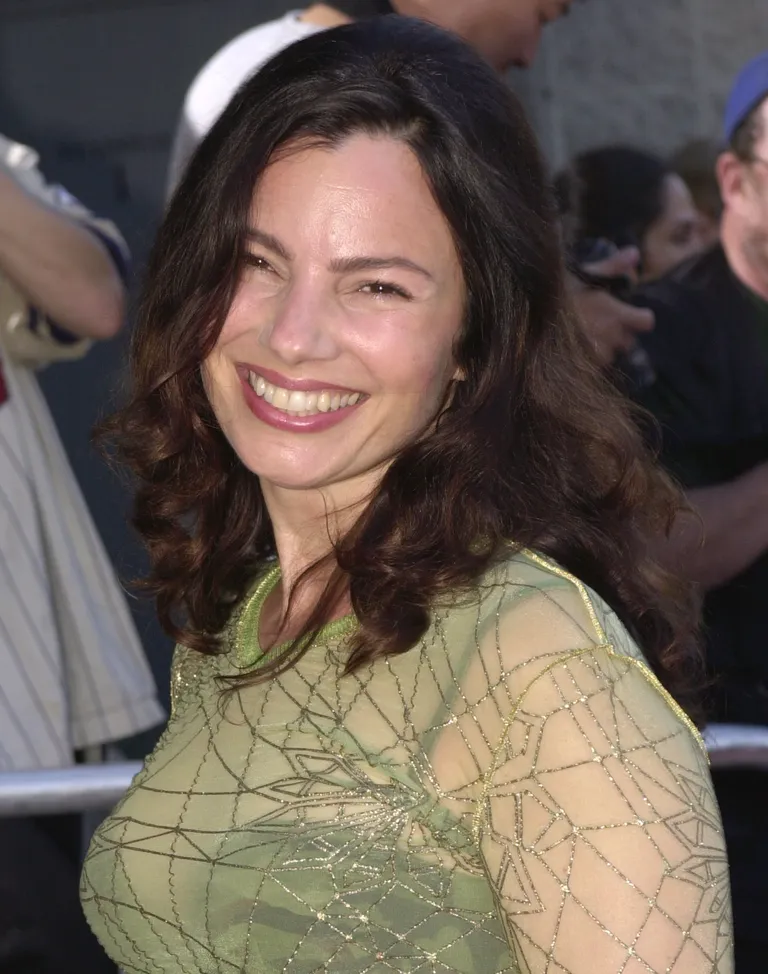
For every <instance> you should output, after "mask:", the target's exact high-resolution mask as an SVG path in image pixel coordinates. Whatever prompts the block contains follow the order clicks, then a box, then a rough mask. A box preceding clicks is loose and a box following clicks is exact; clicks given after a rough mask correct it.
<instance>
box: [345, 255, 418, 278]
mask: <svg viewBox="0 0 768 974" xmlns="http://www.w3.org/2000/svg"><path fill="white" fill-rule="evenodd" d="M388 267H400V268H402V269H403V270H407V271H415V272H416V273H417V274H421V275H423V276H424V277H426V278H427V279H428V280H430V281H432V280H434V278H433V277H432V275H431V274H430V273H429V271H428V270H427V269H426V268H425V267H422V266H421V264H417V263H415V261H412V260H409V259H408V258H407V257H336V258H334V260H332V261H331V270H332V271H335V272H336V273H350V272H354V271H371V270H383V269H386V268H388Z"/></svg>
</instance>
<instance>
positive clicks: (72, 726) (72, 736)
mask: <svg viewBox="0 0 768 974" xmlns="http://www.w3.org/2000/svg"><path fill="white" fill-rule="evenodd" d="M0 166H2V167H3V168H4V169H5V171H6V172H8V173H10V174H11V175H12V176H13V177H14V178H16V179H17V180H18V181H19V182H20V183H21V184H22V185H23V186H24V187H25V188H26V189H27V191H28V192H31V193H33V194H34V195H36V196H38V197H39V198H41V199H44V200H45V201H46V202H48V203H49V204H51V205H54V206H56V207H57V208H59V209H61V210H62V211H64V212H66V213H67V214H69V215H70V216H72V217H73V218H75V219H77V220H78V221H80V222H82V223H83V224H84V225H86V226H89V227H92V228H93V229H94V231H95V232H96V233H98V235H99V236H100V237H101V238H102V239H107V240H108V241H109V242H110V244H111V246H112V247H113V248H115V247H121V248H122V247H124V244H123V242H122V240H121V238H120V236H119V234H118V233H117V231H116V229H115V228H114V227H113V226H112V225H111V224H108V223H105V222H104V221H99V220H96V219H95V218H94V217H93V216H92V215H91V214H89V213H88V211H87V210H85V209H84V208H83V207H82V206H81V205H80V204H79V203H78V202H77V201H76V200H74V199H73V198H72V197H71V196H69V195H68V194H66V193H65V192H64V191H63V190H61V189H59V188H57V187H51V186H48V185H47V184H46V183H45V182H44V180H43V179H42V177H41V175H40V173H39V170H38V169H37V156H36V154H35V153H34V152H32V150H30V149H28V148H27V147H25V146H22V145H19V144H18V143H14V142H10V141H9V140H7V139H4V138H3V137H2V136H0ZM62 337H63V336H62ZM87 347H88V342H83V341H75V342H66V341H61V340H58V339H57V338H56V333H55V328H52V327H51V326H50V324H49V323H48V322H46V321H45V319H44V318H41V316H39V315H38V314H36V313H35V312H34V310H33V309H31V308H29V307H27V305H26V304H25V302H24V299H23V298H22V297H21V295H20V294H19V293H18V292H17V291H16V290H15V288H13V286H12V285H11V284H10V282H9V281H8V280H7V279H6V278H4V277H3V276H2V275H1V274H0V369H2V374H3V377H4V382H5V386H6V393H7V398H5V397H3V396H2V395H0V400H2V399H3V398H5V401H0V667H2V670H1V671H0V770H21V769H34V768H46V767H57V766H66V765H69V764H71V763H72V762H73V751H74V750H75V749H77V748H84V747H88V746H91V745H94V744H100V743H104V742H106V741H112V740H117V739H119V738H122V737H127V736H130V735H131V734H134V733H137V732H139V731H141V730H144V729H146V728H149V727H152V726H155V725H156V724H158V723H159V722H160V721H161V720H162V719H163V717H164V714H163V711H162V709H161V707H160V706H159V704H158V702H157V699H156V689H155V685H154V682H153V679H152V676H151V673H150V670H149V667H148V665H147V662H146V659H145V658H144V654H143V650H142V648H141V644H140V641H139V638H138V635H137V633H136V629H135V626H134V624H133V621H132V619H131V615H130V612H129V610H128V607H127V604H126V601H125V596H124V594H123V592H122V590H121V588H120V586H119V584H118V581H117V578H116V576H115V573H114V570H113V568H112V566H111V564H110V561H109V558H108V556H107V554H106V552H105V550H104V547H103V545H102V542H101V540H100V538H99V536H98V534H97V531H96V528H95V526H94V524H93V521H92V520H91V517H90V515H89V513H88V510H87V508H86V505H85V502H84V500H83V497H82V495H81V493H80V490H79V488H78V486H77V483H76V481H75V478H74V475H73V473H72V470H71V468H70V465H69V462H68V460H67V457H66V455H65V453H64V449H63V447H62V444H61V441H60V439H59V436H58V433H57V431H56V427H55V425H54V422H53V419H52V417H51V415H50V412H49V410H48V406H47V404H46V402H45V399H44V397H43V395H42V392H41V391H40V388H39V386H38V384H37V379H36V378H35V374H34V368H35V367H39V366H40V365H43V364H45V363H46V362H47V361H52V360H56V359H62V358H74V357H76V356H79V355H82V354H84V352H85V351H86V350H87ZM1 391H2V390H0V392H1Z"/></svg>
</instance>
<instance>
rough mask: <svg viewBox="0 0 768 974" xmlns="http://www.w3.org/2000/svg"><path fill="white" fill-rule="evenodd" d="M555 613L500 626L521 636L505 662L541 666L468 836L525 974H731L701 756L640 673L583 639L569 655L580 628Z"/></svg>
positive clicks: (722, 877)
mask: <svg viewBox="0 0 768 974" xmlns="http://www.w3.org/2000/svg"><path fill="white" fill-rule="evenodd" d="M559 612H562V614H563V616H565V615H566V613H565V612H564V611H563V610H562V609H561V608H558V607H557V606H555V605H553V604H552V603H551V602H550V603H549V605H547V604H546V603H545V602H544V600H538V604H537V603H536V600H534V601H533V602H532V603H531V605H529V606H528V607H527V609H525V608H524V610H523V612H522V613H516V612H515V611H512V612H511V613H510V616H511V618H510V619H509V620H507V622H506V623H505V625H504V630H505V631H506V632H507V633H509V632H512V631H513V630H515V629H517V630H518V632H517V635H516V636H515V637H514V643H515V645H513V646H510V647H507V648H506V649H507V650H508V652H507V653H506V655H510V653H509V651H510V650H511V657H513V658H517V659H520V658H522V657H523V656H524V654H525V652H526V650H525V646H526V642H527V643H528V645H529V647H530V646H531V645H534V644H535V647H536V648H535V650H534V656H535V660H534V662H533V663H532V666H536V660H539V661H541V665H540V666H538V669H539V672H538V674H537V675H535V677H534V678H533V679H532V680H531V682H530V683H528V685H527V686H525V687H522V688H521V687H520V686H519V685H518V687H517V691H518V692H517V696H516V698H515V699H516V702H515V704H514V706H513V708H512V711H511V712H509V713H508V715H507V718H506V721H505V723H506V726H505V727H504V728H503V730H502V733H501V734H500V736H498V737H497V738H496V740H497V744H496V747H495V749H494V750H493V757H492V760H491V763H490V765H489V768H488V770H487V773H486V775H485V778H484V786H483V792H482V797H481V800H480V802H479V804H478V808H477V816H476V823H475V825H476V836H477V838H478V841H479V844H480V850H481V853H482V856H483V860H484V863H485V867H486V870H487V874H488V877H489V881H490V883H491V885H492V888H493V892H494V895H495V898H496V900H497V904H498V908H499V912H500V915H501V916H502V918H503V920H504V923H505V928H506V931H507V936H508V940H509V943H510V947H511V949H512V951H513V953H514V954H515V956H516V958H517V960H518V964H519V967H520V969H521V970H525V971H528V972H530V974H545V972H546V974H550V972H552V971H557V972H560V974H618V972H621V974H662V972H669V974H730V972H731V971H732V969H733V968H732V963H733V962H732V954H731V949H732V948H731V915H730V896H729V885H728V869H727V860H726V854H725V845H724V841H723V834H722V827H721V824H720V818H719V814H718V809H717V804H716V800H715V797H714V792H713V789H712V785H711V781H710V778H709V772H708V766H707V759H706V755H705V753H704V752H703V749H702V747H701V745H700V743H699V741H698V739H697V737H696V736H695V732H694V731H693V730H692V728H691V726H690V725H689V724H688V723H687V722H686V720H685V718H684V716H683V715H682V712H681V711H677V710H676V709H675V708H674V706H673V705H672V704H671V701H670V698H667V697H666V696H665V694H664V692H663V691H662V690H661V688H660V686H659V685H658V684H657V683H656V682H655V679H654V677H653V676H652V675H651V674H650V672H649V671H648V670H647V669H646V668H645V666H644V664H642V663H641V662H639V661H638V660H635V659H633V658H630V657H628V656H621V655H619V654H618V653H616V652H614V650H613V649H612V648H611V647H610V646H608V645H600V643H599V641H598V642H597V643H594V644H592V645H590V644H589V641H588V640H583V639H581V638H580V637H578V635H577V634H576V633H574V635H575V636H576V638H574V639H573V640H572V642H571V646H572V648H571V649H570V650H565V651H563V644H564V639H565V635H566V633H567V626H568V625H570V626H571V627H572V628H573V624H572V623H571V622H570V621H568V623H566V622H560V621H559V620H558V619H557V618H556V615H557V613H559ZM516 614H519V615H520V616H521V618H520V620H519V621H520V622H521V623H522V626H523V628H522V632H523V633H525V632H526V631H527V632H528V633H529V634H530V640H526V638H525V636H524V635H523V636H522V637H521V635H520V627H515V626H514V625H513V622H514V617H515V615H516ZM522 616H525V617H524V618H522ZM548 630H551V633H550V634H549V635H548ZM550 635H551V639H550ZM500 638H501V639H503V638H504V632H502V634H501V637H500ZM534 641H535V643H534ZM548 642H551V643H552V644H553V645H556V646H557V647H558V656H559V658H558V659H557V660H556V661H554V662H553V660H552V656H551V655H550V654H549V653H548V652H547V649H546V646H547V643H548ZM529 654H530V650H529ZM510 688H511V687H510Z"/></svg>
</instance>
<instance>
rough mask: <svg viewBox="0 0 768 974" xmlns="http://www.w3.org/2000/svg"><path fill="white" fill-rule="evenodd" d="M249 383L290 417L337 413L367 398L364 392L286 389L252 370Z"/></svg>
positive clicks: (256, 391)
mask: <svg viewBox="0 0 768 974" xmlns="http://www.w3.org/2000/svg"><path fill="white" fill-rule="evenodd" d="M247 381H248V384H249V385H250V387H251V388H252V389H253V391H254V392H255V393H256V395H257V396H258V397H259V398H260V399H263V400H264V401H265V402H267V403H269V404H270V405H271V406H272V407H273V409H279V410H280V411H281V412H284V413H287V414H288V415H290V416H316V415H318V414H320V413H333V412H337V411H338V410H340V409H344V408H346V407H348V406H355V405H357V403H358V402H359V401H360V400H361V399H363V398H364V397H365V394H364V393H362V392H341V391H340V390H338V389H319V390H317V391H315V390H312V391H311V392H303V391H300V390H298V389H284V388H282V387H281V386H278V385H274V384H273V383H272V382H268V381H267V380H266V379H265V378H264V377H263V376H261V375H259V374H258V373H257V372H253V371H251V370H249V371H248V379H247Z"/></svg>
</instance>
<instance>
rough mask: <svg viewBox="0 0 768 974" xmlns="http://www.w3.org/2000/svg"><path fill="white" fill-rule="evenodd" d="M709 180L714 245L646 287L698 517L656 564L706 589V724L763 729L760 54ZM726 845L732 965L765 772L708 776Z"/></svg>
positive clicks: (666, 406)
mask: <svg viewBox="0 0 768 974" xmlns="http://www.w3.org/2000/svg"><path fill="white" fill-rule="evenodd" d="M723 128H724V131H723V134H724V138H725V148H724V150H723V152H722V153H721V154H720V156H719V158H718V159H717V164H716V173H717V179H718V183H719V186H720V192H721V195H722V200H723V215H722V223H721V231H720V241H719V243H717V244H716V245H715V246H714V247H713V248H712V249H711V250H709V251H707V252H706V253H704V254H703V255H701V256H699V257H696V258H694V259H692V260H690V261H689V262H688V263H686V264H683V265H682V266H681V267H680V268H678V269H677V270H675V271H673V272H672V273H671V274H670V275H669V276H668V277H666V278H664V279H662V280H660V281H658V282H655V283H654V284H650V285H648V286H646V287H645V288H643V290H642V291H641V294H640V296H639V299H638V300H639V301H640V303H641V304H642V305H643V306H644V307H647V308H650V309H651V310H652V311H653V312H654V314H655V317H656V328H655V330H654V331H653V332H652V333H650V334H648V335H647V336H645V337H644V339H643V344H644V347H645V350H646V352H647V353H648V356H649V358H650V360H651V364H652V366H653V370H654V372H655V376H656V378H655V382H654V383H653V384H652V385H651V386H650V387H649V388H647V389H645V390H643V391H642V393H641V394H640V395H639V396H638V398H639V399H640V401H641V402H642V404H643V405H645V406H646V407H647V408H649V409H650V410H651V412H652V413H653V414H654V415H655V416H656V418H657V420H659V424H660V426H661V429H662V437H663V440H662V453H661V460H662V462H663V463H664V465H665V466H666V467H667V468H668V469H669V470H670V472H672V473H673V474H674V475H675V477H676V478H677V479H678V480H679V481H680V482H681V483H682V484H683V485H684V486H685V487H686V489H687V496H688V500H689V502H690V504H691V507H692V508H693V509H694V514H693V515H691V516H688V515H685V516H683V517H681V518H680V519H679V520H678V522H677V524H676V526H675V530H674V531H673V534H672V538H671V541H670V543H669V544H667V545H666V546H665V547H664V548H663V549H662V550H661V551H660V552H659V557H660V559H661V560H662V561H665V562H666V564H667V565H668V566H669V567H671V568H673V569H674V570H676V571H678V572H680V573H681V574H684V575H686V576H687V577H688V578H691V579H694V580H696V581H698V582H699V584H700V586H701V589H702V591H703V593H704V616H705V635H706V642H707V662H708V666H709V670H710V672H711V674H712V675H713V677H714V681H713V689H712V714H711V717H712V719H713V720H716V721H719V722H723V723H730V724H753V725H754V724H757V725H764V726H768V650H767V648H766V643H767V641H768V52H766V53H763V54H761V55H759V56H758V57H756V58H755V59H754V60H753V61H751V62H750V63H749V64H748V65H747V66H746V67H745V68H744V69H743V70H742V71H741V72H740V74H739V75H738V77H737V78H736V81H735V83H734V85H733V89H732V91H731V94H730V97H729V98H728V104H727V108H726V111H725V117H724V125H723ZM713 772H714V773H713V778H714V782H715V788H716V790H717V794H718V799H719V801H720V805H721V810H722V814H723V824H724V826H725V834H726V839H727V842H728V854H729V860H730V864H731V878H732V889H733V909H734V929H735V938H736V970H737V971H738V972H739V974H758V972H761V974H762V972H764V971H765V970H766V956H768V927H767V926H766V923H765V915H766V913H768V883H767V882H766V877H767V876H768V842H767V841H766V838H765V826H764V809H765V807H766V803H768V777H767V776H766V775H765V773H764V772H763V771H748V770H743V769H742V770H739V771H727V770H722V769H718V768H717V767H715V768H714V769H713Z"/></svg>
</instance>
